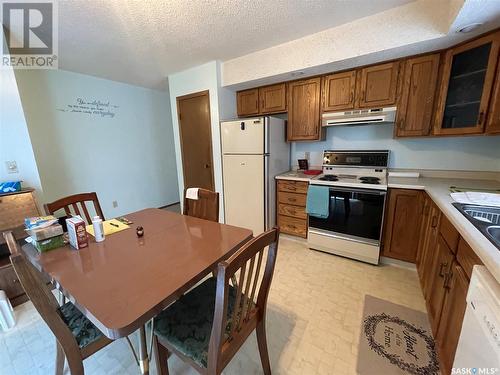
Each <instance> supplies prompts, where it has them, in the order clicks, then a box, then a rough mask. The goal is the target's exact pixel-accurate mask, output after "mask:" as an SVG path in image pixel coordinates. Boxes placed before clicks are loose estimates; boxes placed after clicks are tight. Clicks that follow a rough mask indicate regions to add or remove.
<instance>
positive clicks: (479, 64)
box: [434, 33, 500, 135]
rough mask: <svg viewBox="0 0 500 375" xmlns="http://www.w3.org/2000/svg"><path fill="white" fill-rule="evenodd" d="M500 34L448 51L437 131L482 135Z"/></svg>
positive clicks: (437, 118)
mask: <svg viewBox="0 0 500 375" xmlns="http://www.w3.org/2000/svg"><path fill="white" fill-rule="evenodd" d="M499 40H500V33H494V34H490V35H487V36H485V37H482V38H479V39H476V40H474V41H472V42H470V43H466V44H463V45H461V46H458V47H456V48H452V49H450V50H448V52H447V53H446V55H445V58H444V62H443V69H442V79H441V83H440V89H439V94H438V98H437V106H436V115H435V123H434V134H436V135H461V134H480V133H483V132H484V125H485V122H486V117H487V114H488V104H489V101H490V96H491V90H492V87H493V81H494V78H495V69H496V67H497V61H498V51H499V45H500V42H499Z"/></svg>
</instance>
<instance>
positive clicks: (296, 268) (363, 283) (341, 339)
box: [0, 236, 425, 375]
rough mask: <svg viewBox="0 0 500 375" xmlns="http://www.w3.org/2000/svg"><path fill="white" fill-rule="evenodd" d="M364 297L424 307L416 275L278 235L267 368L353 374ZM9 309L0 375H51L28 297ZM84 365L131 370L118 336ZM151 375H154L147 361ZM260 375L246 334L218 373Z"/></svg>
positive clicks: (93, 370)
mask: <svg viewBox="0 0 500 375" xmlns="http://www.w3.org/2000/svg"><path fill="white" fill-rule="evenodd" d="M365 294H371V295H373V296H375V297H379V298H384V299H387V300H389V301H392V302H395V303H399V304H402V305H406V306H408V307H411V308H414V309H417V310H422V311H425V303H424V300H423V297H422V294H421V291H420V287H419V283H418V279H417V274H416V272H414V271H412V270H408V269H404V268H399V267H395V266H378V267H376V266H371V265H367V264H364V263H360V262H356V261H352V260H349V259H344V258H340V257H336V256H332V255H329V254H324V253H320V252H316V251H310V250H308V249H307V247H306V245H305V243H304V242H302V241H297V240H294V239H291V238H287V237H285V236H282V239H281V240H280V248H279V254H278V260H277V265H276V272H275V275H274V279H273V284H272V287H271V292H270V295H269V304H268V317H267V330H268V345H269V351H270V358H271V364H272V367H273V373H274V374H301V375H308V374H342V375H343V374H355V373H356V371H355V368H356V358H357V346H358V341H359V333H360V332H359V330H360V322H361V315H362V311H363V300H364V295H365ZM15 311H16V317H17V320H18V324H17V326H16V327H15V328H13V329H12V330H10V331H8V332H4V333H0V374H2V375H10V374H13V375H26V374H44V375H45V374H52V373H53V367H54V363H53V362H54V358H55V357H54V355H55V354H54V348H55V344H54V338H53V336H52V334H51V332H50V331H49V329H48V328H47V326H46V325H45V324H44V323H43V321H42V320H41V318H40V317H39V315H38V314H37V313H36V311H35V310H34V308H33V306H32V305H31V303H30V302H27V303H25V304H23V305H21V306H18V307H17V308H16V309H15ZM132 341H133V342H134V343H135V341H136V338H135V337H134V338H132ZM169 365H170V373H171V374H174V375H175V374H195V372H194V371H193V370H192V369H190V368H189V367H188V366H186V365H185V364H183V363H182V362H181V361H180V360H178V359H177V358H175V357H172V358H171V359H170V360H169ZM85 370H86V374H95V375H97V374H106V375H111V374H139V371H138V368H137V367H136V366H135V363H134V360H133V357H132V355H131V352H130V349H129V348H128V345H127V343H126V341H125V340H123V339H122V340H118V341H116V342H114V343H113V344H111V345H109V346H108V347H107V348H105V349H104V350H102V351H100V352H98V353H97V354H95V355H94V356H92V357H91V358H89V359H87V360H85ZM67 373H69V371H67ZM151 373H152V374H156V370H155V368H154V365H153V368H152V371H151ZM261 373H262V370H261V366H260V359H259V354H258V350H257V342H256V339H255V336H254V335H251V336H250V338H249V340H247V342H246V343H245V344H244V345H243V347H242V348H241V349H240V351H239V352H238V353H237V355H236V356H235V357H234V358H233V360H232V361H231V363H230V364H229V365H228V366H227V367H226V369H225V371H224V374H238V375H240V374H261Z"/></svg>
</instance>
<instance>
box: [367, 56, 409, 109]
mask: <svg viewBox="0 0 500 375" xmlns="http://www.w3.org/2000/svg"><path fill="white" fill-rule="evenodd" d="M398 70H399V61H394V62H390V63H386V64H380V65H374V66H369V67H366V68H363V69H361V70H359V72H358V74H359V77H358V87H357V96H358V107H359V108H374V107H390V106H393V105H395V104H396V92H397V86H398Z"/></svg>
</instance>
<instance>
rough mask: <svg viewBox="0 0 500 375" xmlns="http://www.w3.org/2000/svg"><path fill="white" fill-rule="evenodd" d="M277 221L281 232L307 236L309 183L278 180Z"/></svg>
mask: <svg viewBox="0 0 500 375" xmlns="http://www.w3.org/2000/svg"><path fill="white" fill-rule="evenodd" d="M276 184H277V189H276V191H277V195H278V196H277V199H276V200H277V216H278V217H277V222H278V226H279V227H280V231H281V233H286V234H291V235H294V236H299V237H303V238H306V237H307V213H306V198H307V188H308V186H309V184H308V183H307V182H304V181H290V180H278V181H277V183H276Z"/></svg>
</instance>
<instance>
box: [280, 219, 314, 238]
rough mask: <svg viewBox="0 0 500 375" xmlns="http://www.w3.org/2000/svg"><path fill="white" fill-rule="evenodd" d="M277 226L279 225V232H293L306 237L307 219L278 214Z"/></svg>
mask: <svg viewBox="0 0 500 375" xmlns="http://www.w3.org/2000/svg"><path fill="white" fill-rule="evenodd" d="M278 226H279V227H280V232H281V233H288V234H293V235H295V236H300V237H304V238H306V237H307V220H303V219H297V218H294V217H289V216H283V215H278Z"/></svg>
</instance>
